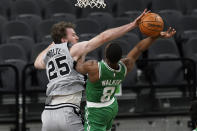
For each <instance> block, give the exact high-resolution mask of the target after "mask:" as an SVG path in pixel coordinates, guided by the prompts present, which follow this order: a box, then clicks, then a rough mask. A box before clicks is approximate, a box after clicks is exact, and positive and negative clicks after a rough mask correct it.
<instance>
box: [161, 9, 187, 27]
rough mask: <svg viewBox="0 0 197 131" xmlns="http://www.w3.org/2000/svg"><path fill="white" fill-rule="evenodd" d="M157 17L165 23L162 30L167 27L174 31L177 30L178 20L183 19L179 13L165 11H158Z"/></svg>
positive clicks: (176, 11)
mask: <svg viewBox="0 0 197 131" xmlns="http://www.w3.org/2000/svg"><path fill="white" fill-rule="evenodd" d="M159 15H160V16H161V17H162V19H163V20H164V22H165V25H164V26H165V28H164V30H166V29H167V28H168V27H173V28H175V29H176V30H178V23H179V21H180V19H181V18H182V17H183V14H182V12H181V11H178V10H170V9H166V10H161V11H159ZM175 18H176V19H175Z"/></svg>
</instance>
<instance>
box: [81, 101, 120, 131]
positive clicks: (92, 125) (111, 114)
mask: <svg viewBox="0 0 197 131" xmlns="http://www.w3.org/2000/svg"><path fill="white" fill-rule="evenodd" d="M117 113H118V103H117V100H115V101H114V102H113V103H112V104H111V105H109V106H107V107H100V108H94V107H87V106H86V107H85V131H106V130H110V129H111V128H112V124H113V120H114V118H115V117H116V115H117Z"/></svg>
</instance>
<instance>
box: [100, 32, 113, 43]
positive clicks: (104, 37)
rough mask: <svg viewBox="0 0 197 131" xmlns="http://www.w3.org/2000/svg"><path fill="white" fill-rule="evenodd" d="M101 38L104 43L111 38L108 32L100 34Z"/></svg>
mask: <svg viewBox="0 0 197 131" xmlns="http://www.w3.org/2000/svg"><path fill="white" fill-rule="evenodd" d="M99 39H100V40H101V42H102V43H106V42H108V41H110V40H111V39H110V37H109V35H108V34H107V33H105V32H103V33H101V34H100V38H99Z"/></svg>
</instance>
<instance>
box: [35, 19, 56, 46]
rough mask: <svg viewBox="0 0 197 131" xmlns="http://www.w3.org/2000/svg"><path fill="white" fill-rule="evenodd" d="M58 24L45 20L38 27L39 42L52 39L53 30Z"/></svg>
mask: <svg viewBox="0 0 197 131" xmlns="http://www.w3.org/2000/svg"><path fill="white" fill-rule="evenodd" d="M55 23H57V22H56V21H54V20H43V21H41V23H40V24H38V27H37V35H36V36H37V41H38V42H40V41H42V40H44V39H45V38H50V34H51V28H52V26H53V25H54V24H55Z"/></svg>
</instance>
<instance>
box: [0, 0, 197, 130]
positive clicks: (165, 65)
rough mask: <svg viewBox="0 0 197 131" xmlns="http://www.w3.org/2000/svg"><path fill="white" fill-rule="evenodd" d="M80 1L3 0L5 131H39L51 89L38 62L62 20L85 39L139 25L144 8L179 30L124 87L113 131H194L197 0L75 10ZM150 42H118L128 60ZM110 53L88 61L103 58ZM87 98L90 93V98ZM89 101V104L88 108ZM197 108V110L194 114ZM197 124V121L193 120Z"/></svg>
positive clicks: (0, 88) (0, 54)
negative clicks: (133, 51)
mask: <svg viewBox="0 0 197 131" xmlns="http://www.w3.org/2000/svg"><path fill="white" fill-rule="evenodd" d="M76 2H77V1H76V0H0V93H1V95H0V131H40V130H41V113H42V111H43V109H44V103H45V98H46V95H45V91H46V85H47V83H48V80H47V76H46V73H45V70H36V69H35V68H34V67H33V62H34V60H35V58H36V56H37V55H38V53H40V52H41V51H42V50H43V49H45V48H46V47H47V46H48V45H49V44H50V43H51V42H52V39H51V36H50V29H51V27H52V25H53V24H55V23H57V22H59V21H68V22H73V23H75V24H76V32H77V34H78V36H79V41H84V40H90V39H91V38H92V37H94V36H95V35H97V34H99V33H101V32H102V31H104V30H106V29H109V28H113V27H118V26H121V25H123V24H127V23H129V22H132V21H133V20H134V19H135V18H136V17H137V16H138V15H140V14H141V13H142V12H143V10H144V9H145V8H148V9H149V10H151V11H152V12H154V13H157V14H159V15H160V16H161V17H162V18H163V20H164V23H165V27H164V30H166V29H167V27H169V26H171V27H173V28H175V29H176V30H177V33H176V35H175V36H174V37H173V38H171V39H158V40H157V41H156V42H155V43H154V44H153V46H151V48H149V49H148V50H147V51H145V52H144V53H143V54H142V56H141V57H140V58H139V60H138V61H137V63H136V65H135V67H134V69H133V71H132V72H130V73H129V74H128V75H127V77H126V79H125V80H124V82H123V84H122V88H121V89H122V92H121V94H120V95H119V96H117V98H118V102H119V113H118V116H117V117H116V119H115V121H114V125H113V129H112V131H192V130H193V129H194V128H195V122H194V120H193V119H192V117H193V116H192V115H191V114H193V115H195V114H194V113H191V110H190V108H191V105H192V103H193V102H194V101H195V100H196V73H197V72H196V62H197V0H105V3H106V8H104V9H103V8H100V9H98V8H93V9H92V8H90V7H87V8H79V7H75V3H76ZM143 38H145V36H143V35H142V34H141V33H140V30H139V29H138V28H136V29H135V30H133V31H131V32H129V33H127V34H126V35H124V36H122V37H121V38H119V39H117V40H116V41H118V43H120V46H121V47H122V48H123V54H124V55H126V54H127V53H128V51H129V50H130V49H132V48H133V47H134V45H135V44H137V42H138V41H140V40H141V39H143ZM104 47H105V45H103V46H102V47H99V48H97V49H96V50H94V51H93V52H90V53H89V54H87V56H86V59H96V60H101V59H103V52H104ZM84 96H85V94H84ZM84 105H85V97H84V98H83V102H82V106H81V108H82V111H83V110H84ZM194 110H197V109H193V111H194ZM192 120H193V121H192Z"/></svg>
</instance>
